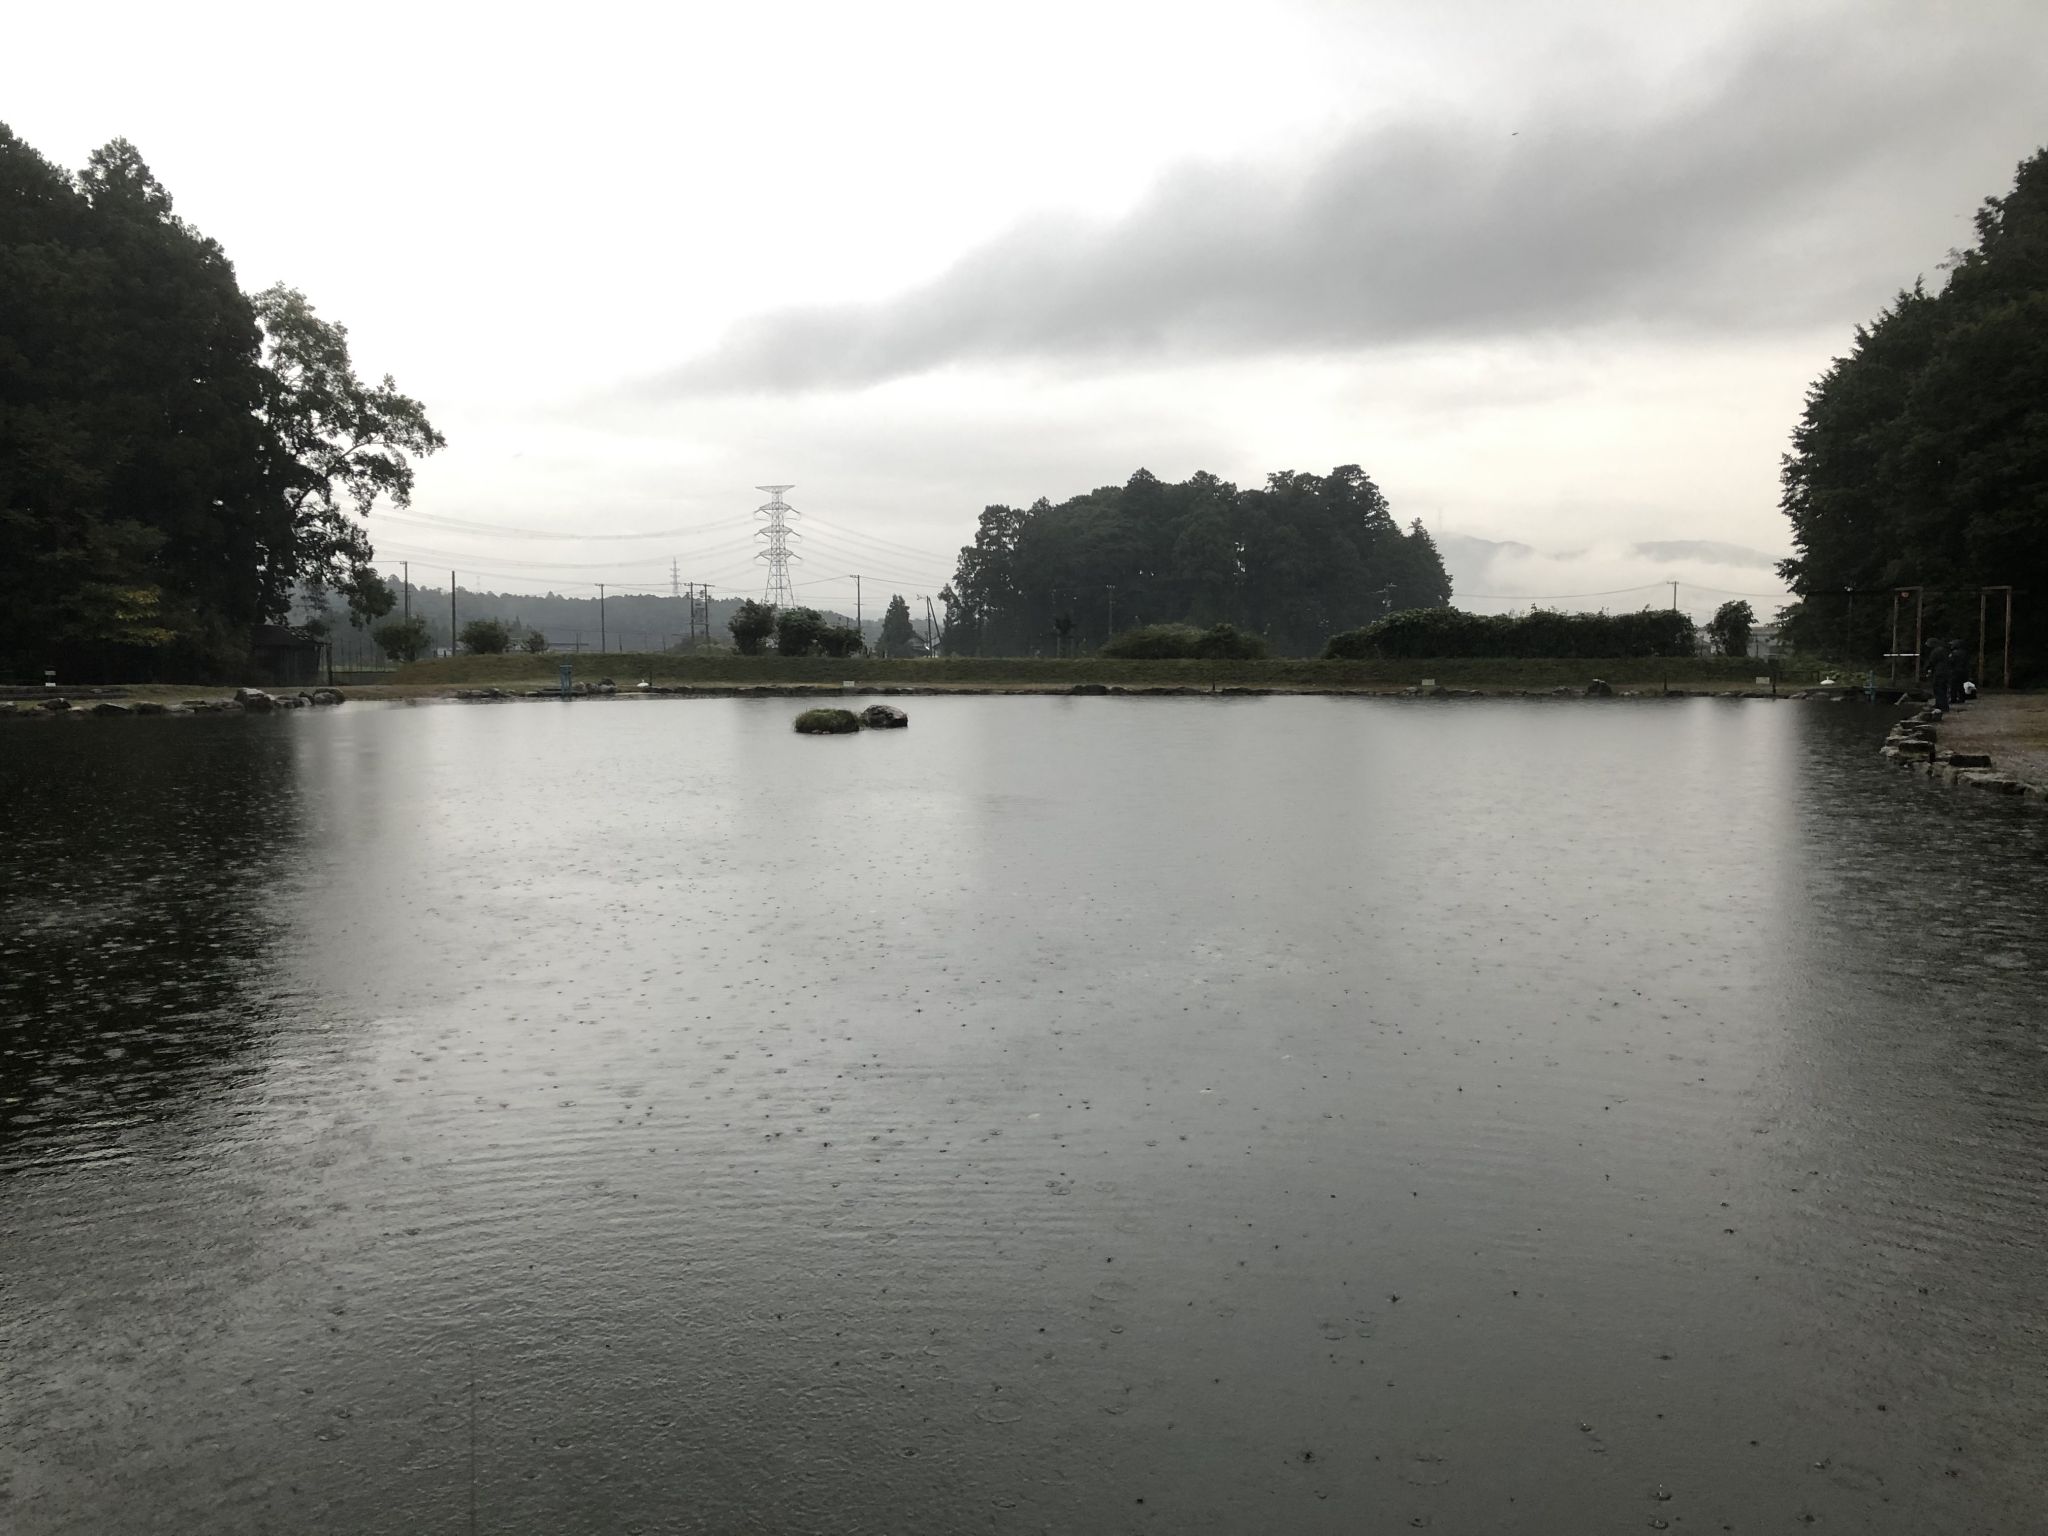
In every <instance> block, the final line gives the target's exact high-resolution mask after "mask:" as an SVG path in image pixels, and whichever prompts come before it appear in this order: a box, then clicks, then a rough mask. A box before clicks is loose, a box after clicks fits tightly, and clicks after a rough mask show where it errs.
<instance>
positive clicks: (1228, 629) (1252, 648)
mask: <svg viewBox="0 0 2048 1536" xmlns="http://www.w3.org/2000/svg"><path fill="white" fill-rule="evenodd" d="M1269 654H1270V652H1269V650H1268V648H1267V645H1266V637H1265V636H1264V635H1254V634H1251V633H1249V632H1248V631H1246V630H1242V629H1239V628H1238V627H1237V626H1236V625H1235V624H1218V625H1216V626H1214V627H1213V628H1210V629H1205V630H1203V631H1202V632H1201V634H1199V635H1198V636H1196V637H1195V655H1196V656H1198V657H1200V658H1201V659H1202V660H1203V661H1264V660H1265V659H1266V657H1267V656H1268V655H1269Z"/></svg>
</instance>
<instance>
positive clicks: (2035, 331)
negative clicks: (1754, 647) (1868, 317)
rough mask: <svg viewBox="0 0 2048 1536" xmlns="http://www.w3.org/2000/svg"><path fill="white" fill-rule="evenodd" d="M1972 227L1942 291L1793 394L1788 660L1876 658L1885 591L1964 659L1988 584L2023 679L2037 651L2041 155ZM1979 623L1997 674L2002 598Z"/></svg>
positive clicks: (2043, 499)
mask: <svg viewBox="0 0 2048 1536" xmlns="http://www.w3.org/2000/svg"><path fill="white" fill-rule="evenodd" d="M1976 225H1977V240H1976V243H1975V244H1974V245H1973V246H1971V247H1970V248H1969V249H1967V250H1962V251H1956V252H1953V253H1951V255H1950V259H1949V262H1948V267H1949V277H1948V282H1947V284H1946V285H1945V286H1944V287H1943V288H1942V290H1941V292H1939V293H1928V292H1927V291H1926V289H1925V288H1924V287H1923V286H1922V285H1921V284H1919V283H1917V282H1916V283H1915V284H1914V285H1913V286H1912V288H1910V289H1908V290H1907V291H1905V292H1903V293H1901V294H1900V295H1899V296H1898V298H1897V299H1896V300H1895V301H1894V302H1893V303H1892V304H1891V305H1890V307H1888V308H1887V309H1886V310H1885V311H1884V312H1883V313H1882V314H1880V315H1879V316H1878V317H1877V318H1876V319H1875V320H1873V321H1871V322H1870V324H1868V325H1866V326H1862V327H1860V328H1859V329H1858V330H1857V332H1856V345H1855V347H1854V349H1853V350H1851V352H1850V353H1849V355H1848V356H1847V357H1844V358H1838V359H1836V361H1835V362H1834V363H1833V365H1832V366H1830V367H1829V369H1828V370H1827V372H1826V373H1824V374H1823V375H1822V376H1821V377H1820V379H1819V380H1818V381H1817V382H1816V383H1815V384H1814V385H1813V387H1812V388H1811V389H1810V390H1809V391H1808V392H1807V397H1806V412H1805V415H1804V416H1803V417H1802V418H1801V420H1800V423H1799V426H1798V428H1797V430H1796V431H1795V432H1794V434H1793V440H1792V452H1791V453H1790V454H1789V455H1787V457H1786V459H1785V470H1784V501H1783V505H1784V510H1785V514H1786V516H1788V517H1789V518H1790V519H1791V520H1792V542H1793V545H1794V547H1795V548H1796V549H1797V551H1798V553H1797V554H1795V555H1794V556H1793V557H1792V558H1791V559H1789V560H1787V561H1786V562H1785V563H1784V564H1783V565H1782V566H1781V567H1780V570H1781V572H1782V574H1783V575H1784V577H1785V579H1786V581H1787V582H1789V583H1790V584H1791V585H1792V586H1793V588H1794V589H1795V590H1796V591H1798V592H1800V593H1801V594H1802V598H1801V601H1800V602H1799V603H1798V604H1796V605H1795V606H1794V607H1793V608H1792V609H1791V610H1789V612H1788V623H1789V626H1790V628H1789V632H1790V634H1791V635H1792V636H1793V637H1794V638H1795V639H1796V641H1797V643H1798V645H1799V646H1800V648H1801V649H1803V650H1808V651H1813V652H1818V653H1821V654H1824V655H1830V656H1841V655H1844V654H1845V653H1846V655H1847V656H1848V658H1850V659H1852V660H1856V661H1859V662H1867V661H1871V660H1873V659H1875V658H1876V657H1878V656H1880V655H1881V654H1882V653H1883V652H1885V651H1886V650H1889V649H1891V648H1892V644H1891V638H1892V637H1891V611H1892V603H1891V599H1890V594H1891V592H1892V591H1894V590H1896V589H1898V588H1901V587H1921V588H1924V589H1925V591H1924V593H1923V597H1924V600H1925V603H1926V609H1927V611H1926V622H1927V625H1928V631H1927V633H1928V637H1929V638H1930V639H1933V638H1950V639H1963V640H1965V641H1967V642H1968V644H1969V646H1970V647H1971V648H1972V649H1973V650H1974V648H1975V646H1976V643H1977V635H1978V612H1979V600H1980V593H1979V589H1980V588H1982V587H1985V586H1988V585H1994V584H1995V585H2001V586H2002V585H2011V586H2014V587H2016V588H2018V589H2019V592H2018V593H2017V594H2016V601H2015V610H2014V619H2015V625H2014V633H2015V648H2016V651H2017V652H2018V653H2020V655H2021V657H2022V670H2023V671H2024V670H2026V667H2027V665H2028V664H2029V663H2031V665H2032V670H2033V671H2034V672H2035V673H2036V674H2037V675H2038V672H2039V663H2040V659H2041V658H2042V656H2043V654H2044V652H2048V151H2042V152H2039V153H2036V154H2035V155H2033V156H2032V157H2031V158H2030V159H2028V160H2026V161H2023V162H2022V163H2021V165H2020V167H2019V172H2018V175H2017V177H2016V178H2015V180H2014V184H2013V189H2012V191H2011V193H2010V194H2008V195H2007V196H2005V197H2002V198H1997V197H1994V198H1991V199H1990V200H1988V201H1987V202H1986V203H1985V204H1984V206H1983V208H1982V210H1981V211H1980V212H1979V213H1978V214H1977V221H1976ZM1913 606H1914V605H1913V603H1912V601H1911V600H1909V601H1908V602H1907V603H1906V604H1905V605H1904V615H1905V618H1904V622H1905V626H1906V628H1905V631H1904V633H1903V634H1902V635H1901V637H1900V642H1899V643H1900V645H1901V646H1902V647H1903V648H1906V649H1911V647H1912V624H1913ZM1989 607H1990V613H1991V618H1990V624H1989V626H1988V627H1989V630H1990V633H1989V636H1988V641H1989V644H1988V649H1989V650H1990V652H1991V653H1992V657H1993V658H1996V657H1997V655H1998V653H1999V652H2000V650H2001V649H2002V639H2003V636H2002V635H2001V633H2000V627H2001V620H2002V618H2003V607H2004V598H2003V595H2002V594H1997V595H1994V596H1993V597H1992V598H1991V601H1990V604H1989ZM1987 670H1989V673H1990V676H1991V678H1992V679H1993V680H1996V679H1997V678H1998V676H1999V673H1998V671H1997V670H1996V666H1995V663H1994V666H1993V667H1992V668H1990V669H1987Z"/></svg>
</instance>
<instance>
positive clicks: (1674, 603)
mask: <svg viewBox="0 0 2048 1536" xmlns="http://www.w3.org/2000/svg"><path fill="white" fill-rule="evenodd" d="M1671 611H1672V612H1673V613H1676V612H1678V583H1677V582H1675V581H1674V582H1673V583H1671Z"/></svg>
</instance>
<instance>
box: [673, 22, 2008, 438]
mask: <svg viewBox="0 0 2048 1536" xmlns="http://www.w3.org/2000/svg"><path fill="white" fill-rule="evenodd" d="M2044 10H2048V8H2044ZM1992 15H1993V13H1992V12H1990V11H1988V10H1987V11H1986V12H1984V13H1982V14H1981V16H1980V17H1979V18H1978V19H1979V20H1980V22H1981V21H1984V20H1985V19H1986V18H1990V17H1991V16H1992ZM1937 24H1938V19H1937V18H1935V17H1932V16H1929V15H1925V14H1924V13H1923V14H1922V15H1921V16H1920V18H1919V19H1918V20H1915V19H1914V15H1913V13H1912V12H1910V11H1904V10H1901V11H1898V12H1887V11H1884V10H1880V9H1873V8H1871V7H1868V6H1863V7H1858V8H1856V9H1853V10H1850V11H1846V12H1843V13H1841V15H1840V16H1838V17H1837V18H1835V21H1834V24H1832V25H1829V26H1826V27H1820V26H1808V27H1806V28H1804V29H1802V30H1800V31H1799V32H1797V33H1795V34H1789V35H1782V36H1779V37H1776V38H1774V39H1771V40H1770V41H1768V42H1767V43H1760V44H1758V45H1757V46H1756V47H1755V48H1754V49H1753V50H1752V51H1751V52H1749V53H1748V54H1747V55H1745V56H1743V57H1742V58H1740V59H1737V60H1735V61H1733V62H1732V63H1728V64H1724V67H1722V68H1721V69H1720V70H1719V71H1718V73H1716V72H1713V71H1710V70H1708V69H1706V68H1705V67H1704V66H1703V68H1702V79H1701V82H1700V86H1701V88H1700V89H1699V90H1698V91H1697V92H1696V93H1695V94H1694V95H1692V96H1691V97H1690V98H1689V99H1687V100H1686V101H1684V102H1682V103H1679V104H1676V105H1670V106H1667V107H1665V108H1663V109H1661V110H1660V109H1650V110H1647V111H1638V112H1634V113H1630V112H1629V111H1627V110H1625V109H1624V108H1622V107H1621V106H1620V105H1618V104H1616V103H1612V102H1610V103H1608V104H1607V106H1606V108H1605V110H1604V111H1603V109H1602V108H1601V106H1600V105H1599V104H1595V103H1584V102H1582V103H1574V104H1571V105H1569V106H1564V107H1557V106H1553V107H1551V108H1547V109H1540V110H1536V111H1532V112H1531V113H1530V114H1529V115H1528V116H1527V120H1526V121H1522V120H1519V119H1501V120H1499V124H1500V125H1496V123H1493V122H1489V123H1484V124H1482V123H1479V122H1476V121H1473V120H1469V119H1468V120H1460V121H1449V120H1440V121H1431V122H1412V123H1407V124H1402V125H1397V126H1379V127H1375V128H1371V129H1368V130H1361V131H1359V132H1356V133H1354V134H1353V135H1351V136H1350V137H1348V138H1347V139H1345V140H1344V141H1343V142H1341V143H1339V144H1338V145H1336V146H1335V147H1334V148H1333V149H1331V150H1330V151H1329V152H1328V153H1327V154H1325V155H1324V156H1322V157H1321V158H1320V159H1319V160H1316V161H1315V162H1314V163H1311V164H1307V165H1305V166H1300V167H1293V168H1288V169H1275V168H1270V167H1267V168H1261V167H1251V166H1245V165H1212V164H1204V165H1190V166H1187V167H1184V168H1182V169H1181V170H1179V171H1177V172H1175V173H1174V174H1172V175H1170V176H1168V177H1166V178H1165V179H1163V180H1162V181H1161V182H1160V183H1159V184H1158V185H1157V186H1156V187H1155V188H1154V189H1153V190H1152V192H1151V193H1150V194H1149V195H1148V196H1147V197H1146V198H1145V199H1144V200H1143V201H1142V202H1141V203H1140V204H1139V205H1138V206H1137V207H1136V208H1134V209H1133V210H1132V211H1131V212H1130V213H1129V214H1128V215H1126V216H1124V217H1122V218H1120V219H1118V220H1115V221H1114V222H1110V223H1107V224H1088V223H1083V222H1078V221H1072V220H1055V219H1043V220H1038V221H1034V222H1027V223H1025V224H1023V225H1021V226H1019V227H1018V228H1016V229H1014V230H1013V231H1011V232H1010V233H1009V234H1008V235H1006V236H1005V237H1003V238H1000V239H997V240H994V241H991V242H989V243H988V244H986V245H984V246H982V247H980V248H979V249H976V250H974V251H971V252H969V253H968V254H967V255H966V256H964V257H962V258H961V259H960V260H959V261H958V262H957V263H956V264H955V265H953V266H952V267H951V268H950V269H949V270H947V271H946V272H944V273H942V274H941V275H940V276H938V277H937V278H935V279H934V280H932V281H931V282H929V283H927V284H925V285H923V286H921V287H918V288H915V289H912V290H909V291H906V292H904V293H902V294H900V295H897V296H895V297H892V298H890V299H887V300H884V301H882V302H879V303H872V304H842V305H829V306H814V307H808V308H788V309H781V310H775V311H771V312H768V313H765V314H762V315H759V316H756V317H754V318H752V319H750V320H748V321H745V322H743V323H741V324H740V325H738V326H736V327H735V328H734V329H733V330H732V331H731V332H729V333H728V335H727V336H726V337H725V338H724V339H723V341H722V342H721V343H720V344H718V345H717V346H716V347H714V348H713V349H712V350H711V351H710V352H708V353H706V354H704V355H701V356H699V357H697V358H695V359H693V360H691V361H689V362H686V363H685V364H683V365H682V366H681V367H679V368H676V369H674V370H672V371H670V372H668V373H667V374H665V375H662V376H660V377H658V378H655V379H652V380H649V381H646V382H645V383H644V384H643V385H642V386H641V387H640V390H639V392H640V393H642V394H643V395H645V396H649V397H653V398H674V397H678V396H685V395H699V394H706V393H719V392H732V391H742V392H744V391H770V392H774V391H790V390H804V389H821V388H824V389H831V388H848V387H862V386H866V385H870V384H873V383H877V382H880V381H883V380H887V379H891V378H898V377H902V376H905V375H909V374H915V373H921V372H925V371H929V370H932V369H937V368H942V367H946V366H949V365H955V364H976V363H1006V362H1052V363H1066V364H1079V363H1105V362H1106V363H1118V362H1133V361H1145V362H1156V361H1161V360H1174V359H1182V358H1200V357H1215V356H1231V355H1243V354H1248V353H1260V352H1266V353H1274V352H1278V353H1312V352H1329V353H1335V352H1345V351H1352V350H1356V349H1359V348H1363V347H1370V346H1400V345H1406V344H1414V343H1418V342H1424V341H1436V342H1446V341H1451V342H1455V341H1483V340H1489V339H1495V338H1500V337H1506V336H1517V335H1526V334H1530V333H1541V332H1547V331H1563V330H1572V329H1578V328H1583V327H1588V326H1616V325H1619V326H1638V327H1649V328H1655V329H1665V330H1668V329H1673V328H1677V329H1682V330H1688V331H1700V330H1714V329H1723V328H1732V329H1736V330H1742V331H1757V330H1768V329H1778V328H1784V327H1792V326H1802V325H1813V324H1837V323H1845V322H1846V321H1848V320H1854V319H1859V318H1864V317H1866V316H1867V315H1868V313H1869V312H1870V310H1871V308H1872V307H1873V306H1874V305H1875V304H1877V303H1881V302H1882V301H1883V299H1884V298H1885V297H1886V295H1887V294H1888V293H1889V292H1890V291H1892V290H1893V289H1895V288H1897V287H1898V286H1900V285H1902V284H1904V283H1908V282H1910V281H1911V280H1912V278H1913V276H1914V275H1915V273H1916V271H1918V270H1920V269H1922V268H1924V267H1925V266H1927V265H1928V264H1929V263H1930V261H1931V260H1933V259H1938V257H1939V255H1940V253H1941V250H1942V249H1943V248H1945V247H1946V246H1947V245H1950V244H1956V243H1960V242H1961V241H1963V240H1964V239H1965V238H1967V235H1968V226H1967V224H1966V223H1959V222H1952V220H1953V218H1954V216H1955V214H1956V213H1958V212H1967V211H1968V209H1969V208H1970V207H1972V206H1973V205H1974V203H1975V202H1976V200H1977V199H1978V198H1979V197H1980V196H1982V195H1983V194H1985V193H1988V192H1991V191H1995V190H2000V189H2002V186H2003V185H2004V184H2005V183H2006V182H2007V181H2008V179H2009V175H2010V171H2011V167H2012V165H2013V164H2014V163H2015V162H2016V161H2017V160H2018V159H2019V158H2020V157H2021V156H2022V155H2023V154H2025V153H2027V152H2029V151H2030V150H2031V149H2032V148H2033V144H2032V142H2031V141H2030V140H2028V139H2026V138H2025V137H2024V136H2025V135H2027V134H2031V133H2037V132H2039V129H2040V124H2039V119H2038V117H2036V116H2035V114H2034V107H2033V103H2034V101H2035V100H2036V99H2037V93H2036V91H2035V90H2034V89H2033V88H2031V87H2033V86H2037V85H2038V75H2039V73H2040V71H2039V66H2038V64H2037V63H2036V62H2035V61H2036V60H2037V59H2038V58H2039V57H2040V49H2041V47H2042V45H2043V44H2044V42H2048V28H2044V26H2043V25H2042V24H2041V23H2040V22H2039V21H2038V20H2035V19H2034V18H2033V17H2032V15H2031V13H2030V12H2028V11H2026V10H2023V9H2014V10H2013V11H2011V12H2010V13H2006V14H2004V15H2003V19H2002V20H1999V21H1998V22H1997V24H1995V25H1989V24H1986V25H1979V26H1978V27H1977V28H1976V29H1975V30H1974V32H1972V33H1971V34H1970V35H1968V36H1945V35H1943V34H1942V33H1941V32H1939V31H1937V30H1935V27H1936V26H1937ZM1930 233H1933V234H1934V236H1935V238H1936V239H1938V240H1939V244H1938V245H1935V247H1934V248H1933V249H1932V250H1930V249H1929V248H1928V247H1929V244H1930V241H1929V236H1930Z"/></svg>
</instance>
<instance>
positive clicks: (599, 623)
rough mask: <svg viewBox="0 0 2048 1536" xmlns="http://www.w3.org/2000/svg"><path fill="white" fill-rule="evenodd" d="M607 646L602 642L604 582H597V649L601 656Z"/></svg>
mask: <svg viewBox="0 0 2048 1536" xmlns="http://www.w3.org/2000/svg"><path fill="white" fill-rule="evenodd" d="M606 649H607V647H606V646H605V643H604V583H603V582H601V581H600V582H599V583H598V584H597V651H598V654H599V655H600V656H601V655H603V654H604V652H605V650H606Z"/></svg>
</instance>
